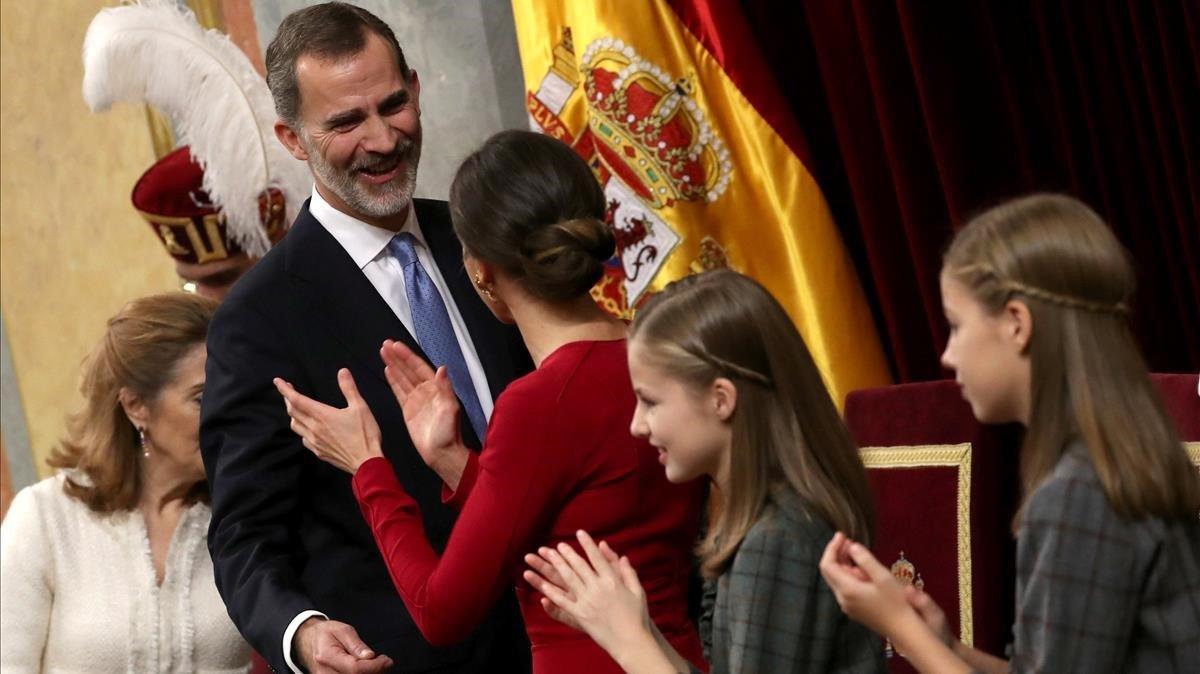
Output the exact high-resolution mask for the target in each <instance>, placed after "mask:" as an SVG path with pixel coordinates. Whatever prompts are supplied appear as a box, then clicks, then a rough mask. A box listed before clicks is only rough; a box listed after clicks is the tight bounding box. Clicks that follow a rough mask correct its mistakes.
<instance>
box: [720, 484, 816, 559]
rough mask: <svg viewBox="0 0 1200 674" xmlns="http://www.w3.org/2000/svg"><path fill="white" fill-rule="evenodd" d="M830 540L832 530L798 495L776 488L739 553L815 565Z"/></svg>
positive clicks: (748, 532)
mask: <svg viewBox="0 0 1200 674" xmlns="http://www.w3.org/2000/svg"><path fill="white" fill-rule="evenodd" d="M831 537H833V530H832V529H830V528H829V525H828V524H826V523H825V522H824V521H823V520H822V519H820V518H819V517H817V516H816V515H814V514H813V513H812V512H811V511H810V510H809V509H808V507H807V506H806V505H805V504H804V501H803V499H801V498H800V496H799V495H798V494H796V493H795V492H794V491H792V490H790V489H776V490H774V491H773V492H772V494H771V499H770V500H769V501H768V503H767V506H766V508H765V509H764V511H763V514H762V515H761V516H760V517H759V518H758V521H756V522H755V523H754V525H753V526H752V527H750V530H749V531H747V532H746V537H745V538H744V539H743V540H742V545H741V546H740V547H739V548H738V551H739V555H740V554H741V552H742V551H755V552H757V553H767V554H773V555H775V556H777V557H786V558H790V559H794V560H796V561H812V563H813V564H815V563H816V561H817V560H819V559H820V557H821V553H822V552H823V551H824V549H825V545H826V544H827V543H828V542H829V539H830V538H831ZM736 561H737V560H736V559H735V564H736Z"/></svg>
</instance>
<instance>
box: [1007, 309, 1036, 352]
mask: <svg viewBox="0 0 1200 674" xmlns="http://www.w3.org/2000/svg"><path fill="white" fill-rule="evenodd" d="M1004 330H1005V336H1006V337H1008V338H1009V339H1010V340H1011V341H1012V343H1013V345H1015V346H1016V347H1017V349H1018V350H1019V351H1020V352H1021V353H1025V351H1026V350H1028V349H1029V341H1030V340H1031V339H1033V314H1032V313H1031V312H1030V311H1029V305H1028V304H1026V303H1025V302H1023V301H1022V300H1009V301H1008V302H1007V303H1006V304H1005V305H1004Z"/></svg>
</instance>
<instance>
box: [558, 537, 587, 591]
mask: <svg viewBox="0 0 1200 674" xmlns="http://www.w3.org/2000/svg"><path fill="white" fill-rule="evenodd" d="M557 549H558V554H559V555H560V556H561V557H562V558H563V559H564V560H566V563H567V564H568V565H570V568H571V569H572V570H573V571H574V572H575V575H576V576H577V577H578V578H579V579H580V580H581V581H582V582H583V584H584V585H588V584H590V583H591V582H592V581H594V580H595V578H596V575H597V574H596V571H595V570H594V569H593V568H592V565H591V564H588V562H587V560H585V559H584V558H583V557H580V556H579V553H577V552H575V550H573V549H572V548H571V546H569V545H567V544H566V543H559V544H558V546H557ZM555 568H558V565H555ZM559 573H562V569H559Z"/></svg>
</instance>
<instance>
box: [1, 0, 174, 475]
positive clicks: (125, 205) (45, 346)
mask: <svg viewBox="0 0 1200 674" xmlns="http://www.w3.org/2000/svg"><path fill="white" fill-rule="evenodd" d="M110 4H114V3H111V2H108V3H106V2H93V1H90V0H38V1H37V2H25V1H23V0H22V1H19V2H18V1H14V2H9V1H8V0H4V1H3V2H0V36H2V39H0V306H2V307H3V311H4V322H5V327H6V328H7V330H8V338H9V341H10V343H11V350H12V357H13V365H14V368H15V371H16V376H17V381H18V388H19V390H20V396H21V403H22V404H23V406H24V411H25V416H26V420H27V422H28V428H29V437H30V444H31V445H32V449H33V453H34V460H35V462H36V464H37V466H38V470H39V472H40V474H41V475H43V476H44V475H47V474H48V470H47V469H46V467H45V461H44V459H45V457H46V456H47V455H48V453H49V451H50V449H51V448H52V447H53V445H54V444H55V442H56V441H57V440H58V438H59V437H60V435H61V433H62V428H63V418H64V414H65V413H66V412H67V411H69V410H71V409H75V408H76V407H77V405H78V393H77V392H76V387H77V384H78V371H79V363H80V361H81V359H82V358H83V356H84V355H85V354H86V352H87V350H88V348H89V347H90V346H91V345H92V344H93V343H94V342H95V341H96V339H97V338H98V337H99V336H100V334H101V332H102V330H103V327H104V321H105V319H106V318H107V317H108V316H110V315H112V314H113V313H114V312H116V311H117V309H118V308H120V306H121V305H122V304H123V303H124V302H126V301H127V300H129V299H131V298H133V297H137V296H139V295H143V294H147V293H151V292H157V291H162V290H168V289H171V288H174V287H176V285H177V282H176V279H175V275H174V271H173V266H172V264H171V261H170V259H169V258H168V257H167V256H166V255H165V253H164V252H163V251H162V249H161V247H160V246H159V244H158V241H157V239H156V238H155V237H154V235H153V233H152V232H151V231H150V229H149V228H148V227H147V226H146V225H145V224H144V223H143V222H142V221H141V219H140V218H139V217H138V215H137V213H136V212H135V211H134V210H133V207H132V206H131V205H130V203H129V193H130V190H131V189H132V187H133V183H134V182H135V181H136V180H137V178H138V176H139V175H141V173H142V171H144V170H145V169H146V168H147V167H149V165H150V163H151V162H152V161H153V159H154V155H153V150H152V148H151V143H150V137H149V133H148V128H147V123H146V113H145V110H144V108H143V107H141V106H133V105H119V106H117V107H116V108H114V109H113V110H111V111H109V112H108V113H105V114H101V115H93V114H91V113H90V112H89V111H88V109H87V106H86V105H85V104H84V102H83V97H82V95H81V94H80V81H81V78H82V76H83V66H82V62H81V57H80V53H81V47H82V43H83V35H84V31H85V30H86V29H87V25H88V23H89V22H90V21H91V19H92V17H93V16H95V14H96V12H97V11H99V10H100V9H101V8H102V7H104V6H105V5H110ZM7 449H8V451H10V452H12V451H15V449H16V448H13V447H9V448H7Z"/></svg>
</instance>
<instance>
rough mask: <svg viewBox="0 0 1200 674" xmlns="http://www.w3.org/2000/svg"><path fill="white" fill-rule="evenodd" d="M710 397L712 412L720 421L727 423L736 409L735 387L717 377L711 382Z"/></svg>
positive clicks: (736, 392) (730, 382)
mask: <svg viewBox="0 0 1200 674" xmlns="http://www.w3.org/2000/svg"><path fill="white" fill-rule="evenodd" d="M710 395H711V400H712V405H713V411H715V412H716V414H717V418H718V419H720V420H721V421H729V419H730V417H732V416H733V412H734V410H736V409H737V396H738V391H737V386H735V385H734V383H733V381H731V380H729V379H726V378H725V377H717V378H716V379H715V380H713V383H712V390H711V391H710Z"/></svg>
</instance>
